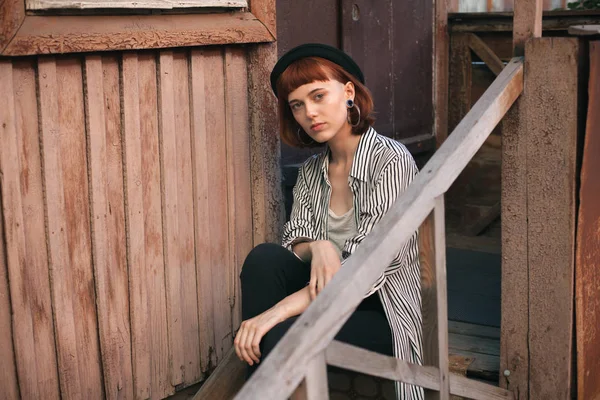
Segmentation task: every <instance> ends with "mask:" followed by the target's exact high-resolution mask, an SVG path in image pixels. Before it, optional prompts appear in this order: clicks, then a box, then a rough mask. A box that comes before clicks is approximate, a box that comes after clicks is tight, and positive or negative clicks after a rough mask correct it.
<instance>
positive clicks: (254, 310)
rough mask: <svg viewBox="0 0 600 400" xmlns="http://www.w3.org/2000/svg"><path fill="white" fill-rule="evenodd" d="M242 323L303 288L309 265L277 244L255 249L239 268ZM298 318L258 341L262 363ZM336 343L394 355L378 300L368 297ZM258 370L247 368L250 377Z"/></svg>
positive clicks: (386, 323) (279, 325)
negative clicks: (240, 270)
mask: <svg viewBox="0 0 600 400" xmlns="http://www.w3.org/2000/svg"><path fill="white" fill-rule="evenodd" d="M240 278H241V283H242V319H243V320H247V319H249V318H252V317H254V316H256V315H258V314H260V313H262V312H264V311H266V310H268V309H269V308H271V307H273V306H274V305H275V304H277V303H278V302H280V301H281V300H283V299H284V298H285V297H287V296H289V295H290V294H292V293H295V292H297V291H299V290H300V289H302V288H303V287H305V286H306V284H307V282H308V281H309V280H310V264H308V263H304V262H302V261H301V260H300V259H298V257H296V256H295V255H294V254H293V253H292V252H290V251H289V250H287V249H285V248H284V247H281V246H279V245H276V244H270V243H265V244H261V245H259V246H257V247H255V248H254V249H253V250H252V251H251V252H250V254H248V257H246V261H245V262H244V265H243V267H242V273H241V275H240ZM297 318H298V317H293V318H290V319H288V320H286V321H284V322H282V323H280V324H278V325H276V326H274V327H273V329H271V330H270V331H269V332H268V333H267V334H266V335H265V336H264V337H263V339H262V340H261V343H260V351H261V354H262V359H264V358H265V357H266V356H267V355H268V354H269V352H270V351H271V350H272V349H273V348H274V347H275V345H276V344H277V342H278V341H279V340H280V339H281V338H282V337H283V335H284V334H285V333H286V332H287V330H288V329H289V328H290V326H291V325H292V324H293V323H294V321H295V320H296V319H297ZM335 339H336V340H339V341H341V342H345V343H349V344H352V345H355V346H359V347H362V348H365V349H368V350H371V351H375V352H377V353H382V354H386V355H393V345H392V334H391V331H390V326H389V324H388V322H387V318H386V316H385V313H384V311H383V306H382V305H381V301H380V300H379V296H378V295H377V294H376V293H375V294H373V295H372V296H369V297H367V298H366V299H364V300H363V301H362V303H361V304H360V305H359V306H358V308H357V309H356V311H354V313H353V314H352V315H351V316H350V318H349V319H348V321H346V323H345V324H344V326H343V327H342V329H341V330H340V331H339V332H338V334H337V335H336V337H335ZM256 368H257V365H256V364H255V365H254V366H253V367H250V368H249V371H248V372H249V375H251V374H252V373H253V372H254V370H255V369H256Z"/></svg>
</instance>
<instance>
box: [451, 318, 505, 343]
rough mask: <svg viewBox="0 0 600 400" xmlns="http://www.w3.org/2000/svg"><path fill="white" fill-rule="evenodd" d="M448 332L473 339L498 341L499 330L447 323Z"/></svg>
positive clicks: (456, 322) (460, 323)
mask: <svg viewBox="0 0 600 400" xmlns="http://www.w3.org/2000/svg"><path fill="white" fill-rule="evenodd" d="M448 332H449V333H451V334H452V333H456V334H459V335H466V336H472V337H475V338H489V339H496V340H498V339H500V328H496V327H493V326H485V325H475V324H469V323H465V322H459V321H448Z"/></svg>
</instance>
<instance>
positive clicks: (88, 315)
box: [38, 58, 103, 399]
mask: <svg viewBox="0 0 600 400" xmlns="http://www.w3.org/2000/svg"><path fill="white" fill-rule="evenodd" d="M38 73H39V87H40V111H41V127H42V143H43V150H42V153H43V165H44V182H45V188H46V207H47V219H48V235H49V238H48V244H49V246H50V251H49V254H50V260H49V261H50V275H51V279H52V298H53V304H54V313H55V321H56V334H57V338H56V343H57V354H58V366H59V374H60V376H61V380H60V384H61V394H62V397H63V398H66V399H78V398H82V397H86V398H98V397H101V396H103V390H102V383H101V382H102V378H101V366H100V363H101V362H100V354H99V348H98V347H99V346H98V326H97V319H96V305H95V293H94V278H93V272H92V265H91V263H92V260H91V256H92V255H91V238H90V221H89V218H90V213H89V198H88V180H87V160H86V152H85V151H86V149H85V147H86V144H85V135H84V134H83V132H85V123H84V110H83V82H82V74H81V64H80V62H79V60H77V59H75V60H66V59H65V60H60V61H55V60H54V59H52V58H44V59H40V60H39V62H38Z"/></svg>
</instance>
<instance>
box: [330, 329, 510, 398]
mask: <svg viewBox="0 0 600 400" xmlns="http://www.w3.org/2000/svg"><path fill="white" fill-rule="evenodd" d="M326 356H327V363H328V364H330V365H333V366H335V367H340V368H344V369H349V370H351V371H356V372H360V373H363V374H369V375H374V376H378V377H381V378H384V379H390V380H397V381H402V382H406V383H408V384H411V385H417V386H422V387H425V388H427V389H430V390H435V391H438V390H440V377H439V369H438V368H435V367H431V366H421V365H416V364H412V363H409V362H406V361H403V360H400V359H398V358H395V357H389V356H384V355H382V354H378V353H375V352H372V351H369V350H365V349H362V348H360V347H356V346H351V345H349V344H346V343H342V342H338V341H336V340H334V341H333V342H331V344H330V345H329V346H328V347H327V351H326ZM448 381H449V391H450V393H451V394H453V395H456V396H463V397H466V398H469V399H482V400H483V399H486V400H491V399H498V400H499V399H513V395H512V393H511V392H509V391H508V390H506V389H503V388H499V387H495V386H492V385H489V384H485V383H481V382H478V381H475V380H472V379H467V378H465V377H463V376H459V375H456V374H450V375H449V379H448Z"/></svg>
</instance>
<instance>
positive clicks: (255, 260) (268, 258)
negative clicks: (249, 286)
mask: <svg viewBox="0 0 600 400" xmlns="http://www.w3.org/2000/svg"><path fill="white" fill-rule="evenodd" d="M287 251H288V250H286V249H285V248H284V247H282V246H280V245H278V244H274V243H262V244H259V245H258V246H256V247H255V248H253V249H252V250H251V251H250V253H248V256H246V260H245V261H244V264H243V265H242V273H241V274H240V278H242V279H244V278H246V277H248V276H249V275H255V274H262V273H265V272H267V271H268V270H271V271H272V269H273V265H274V264H275V263H274V261H275V259H276V258H278V257H280V256H281V252H287Z"/></svg>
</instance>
